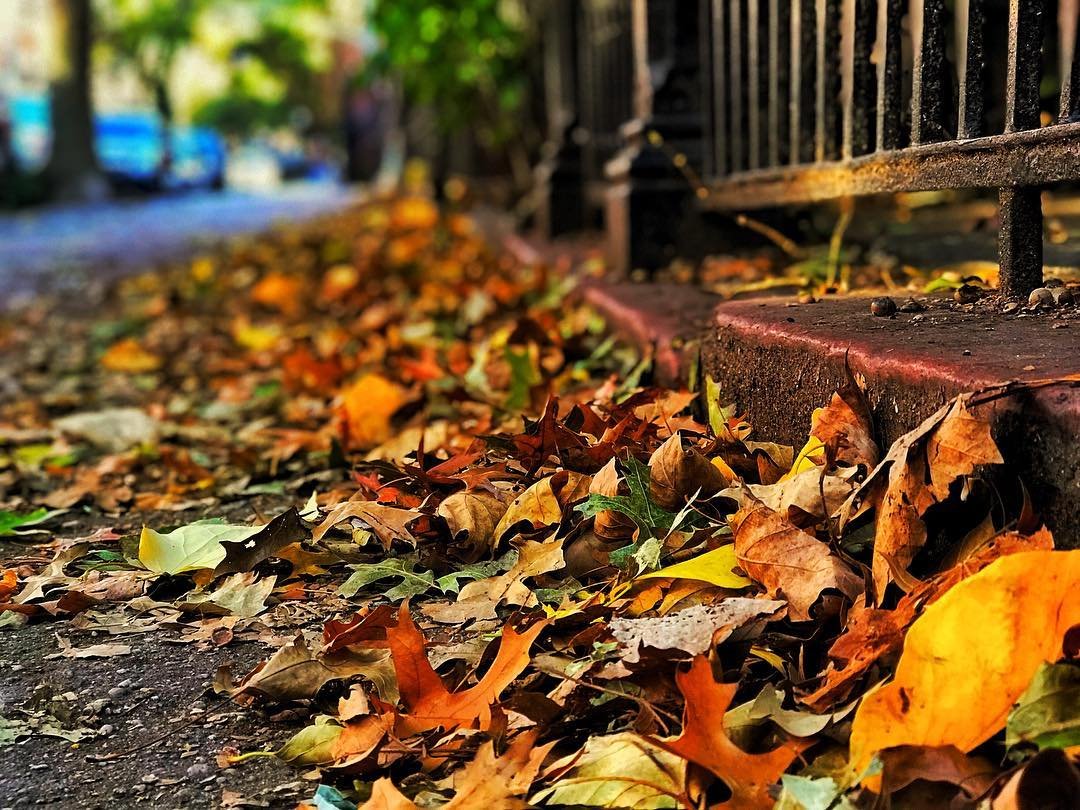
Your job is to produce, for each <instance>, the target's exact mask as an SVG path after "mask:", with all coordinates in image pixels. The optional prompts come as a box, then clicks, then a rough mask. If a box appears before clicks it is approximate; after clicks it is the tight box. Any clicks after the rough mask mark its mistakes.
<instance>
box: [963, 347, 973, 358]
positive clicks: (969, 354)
mask: <svg viewBox="0 0 1080 810" xmlns="http://www.w3.org/2000/svg"><path fill="white" fill-rule="evenodd" d="M964 357H971V349H964Z"/></svg>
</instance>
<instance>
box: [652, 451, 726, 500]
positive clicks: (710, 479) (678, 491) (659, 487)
mask: <svg viewBox="0 0 1080 810" xmlns="http://www.w3.org/2000/svg"><path fill="white" fill-rule="evenodd" d="M649 472H650V476H649V493H650V495H651V496H652V499H653V501H654V502H655V503H657V504H658V505H660V506H662V507H663V508H664V509H668V510H671V511H678V510H679V509H682V508H683V507H684V506H686V503H687V501H689V500H690V499H691V498H693V497H694V496H695V495H697V496H699V497H703V498H708V497H711V496H713V495H715V494H716V493H717V492H719V491H720V490H721V489H723V488H724V487H725V486H726V483H727V482H726V480H725V478H724V476H723V474H722V473H721V472H720V470H718V469H717V468H716V467H715V466H713V465H712V464H710V463H709V460H708V459H707V458H705V456H703V455H702V454H701V453H700V452H698V450H697V449H695V448H693V447H688V448H685V449H684V448H683V446H682V438H681V437H680V435H679V434H678V433H675V434H674V435H672V437H671V438H670V439H668V440H667V441H666V442H664V443H663V444H662V445H660V447H658V448H657V449H656V452H654V453H653V454H652V457H651V458H650V459H649Z"/></svg>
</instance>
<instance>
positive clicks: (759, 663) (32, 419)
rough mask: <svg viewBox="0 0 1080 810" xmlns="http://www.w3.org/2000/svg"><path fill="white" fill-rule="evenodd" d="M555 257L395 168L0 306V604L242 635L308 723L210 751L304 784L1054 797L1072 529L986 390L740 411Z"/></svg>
mask: <svg viewBox="0 0 1080 810" xmlns="http://www.w3.org/2000/svg"><path fill="white" fill-rule="evenodd" d="M579 272H580V271H575V270H573V269H572V268H569V267H544V266H542V265H535V266H523V265H521V264H520V263H519V262H518V261H517V260H515V259H513V258H511V257H509V256H508V255H507V254H505V253H504V252H501V251H498V250H496V249H493V248H492V247H491V246H490V245H488V244H486V243H485V242H484V240H483V239H482V238H481V237H480V236H479V235H478V233H477V232H476V229H475V226H474V224H473V223H472V221H471V220H470V219H468V218H467V217H465V216H462V215H460V214H445V215H444V214H441V213H440V212H439V211H438V210H437V209H436V208H435V207H434V206H433V205H432V204H431V203H430V202H428V201H427V200H425V199H422V198H415V197H414V198H404V199H398V200H395V201H387V202H379V203H372V204H369V205H366V206H364V207H362V208H360V209H358V210H355V211H351V212H349V213H347V214H343V215H341V216H339V217H334V218H330V219H327V220H325V221H323V222H321V223H319V224H318V225H314V226H307V227H304V228H294V229H291V230H284V231H281V232H278V233H277V234H276V235H274V236H273V237H271V238H265V239H260V240H255V241H249V242H244V243H240V244H237V245H234V246H232V247H231V248H230V249H228V250H225V251H222V252H220V253H215V254H212V255H207V256H205V257H202V258H200V259H198V260H196V261H194V262H193V263H191V264H188V265H185V266H184V267H181V268H176V269H174V270H172V271H171V272H168V273H163V274H155V275H148V276H146V277H141V278H136V279H132V280H129V281H127V282H125V283H123V284H122V285H121V286H120V287H119V288H118V289H117V290H115V291H113V293H112V294H111V295H110V297H109V298H108V299H107V300H106V301H105V302H104V303H103V304H102V306H101V308H100V309H99V311H98V313H97V314H96V315H95V317H94V318H88V317H86V316H78V315H76V314H74V311H73V313H72V314H69V315H61V314H58V311H57V310H56V309H55V308H54V309H48V308H46V307H45V306H41V307H38V308H30V309H29V310H26V311H24V312H22V313H20V314H18V315H17V316H15V317H13V318H10V319H9V320H8V321H7V323H6V325H5V326H4V328H3V331H2V332H0V349H2V352H3V360H2V362H3V366H4V370H5V372H6V373H7V383H6V389H5V390H4V391H3V393H2V398H0V441H2V442H3V457H2V458H0V483H2V485H3V487H4V491H5V493H6V494H5V496H4V497H5V499H6V502H5V503H4V504H3V506H4V508H5V510H6V511H3V512H0V534H4V535H9V536H12V537H14V538H15V540H13V541H12V542H13V543H17V544H18V546H17V548H18V549H20V551H19V552H18V553H17V554H12V553H8V554H7V556H8V557H9V561H8V563H7V567H6V568H5V570H4V571H3V575H2V578H0V625H2V626H6V627H9V628H14V632H17V631H18V627H19V626H20V625H22V624H24V623H26V622H31V621H49V620H55V619H60V618H63V619H67V620H69V621H70V622H71V623H72V624H74V625H75V626H76V627H78V628H82V629H89V630H99V631H103V632H106V633H109V634H112V635H117V636H123V635H124V634H125V633H131V632H147V631H151V630H152V631H158V632H168V633H171V634H173V636H174V637H175V638H176V639H177V640H180V641H186V642H191V643H194V644H197V645H200V646H224V645H228V644H230V643H233V642H235V641H241V640H259V641H262V642H264V643H270V644H271V645H272V646H273V647H274V651H273V652H272V654H270V655H269V656H268V657H267V658H266V660H264V661H263V662H262V663H260V664H259V665H258V666H257V667H256V668H255V669H254V670H252V671H250V672H246V673H243V672H233V671H231V670H230V669H228V668H225V669H222V670H221V671H219V672H218V673H216V676H215V679H214V690H215V691H216V692H217V693H218V694H219V695H221V696H223V698H227V699H228V700H229V701H232V702H234V703H239V704H242V705H250V706H252V707H253V708H255V707H260V708H266V709H269V710H271V711H281V710H283V709H289V710H291V712H292V715H291V716H294V717H296V716H299V717H303V718H306V719H307V720H306V723H305V724H304V725H303V726H302V727H300V728H299V729H298V730H297V731H296V733H295V735H294V736H293V737H292V739H290V740H289V741H288V742H287V743H286V744H285V745H284V746H282V747H281V748H280V749H279V750H277V751H274V752H268V751H259V750H245V751H240V750H236V749H232V748H226V749H224V750H222V752H221V754H220V758H219V760H220V764H221V766H222V767H243V763H244V761H245V760H248V759H250V758H252V757H261V756H274V757H277V758H278V759H280V760H282V761H283V762H285V763H289V764H290V765H292V766H295V767H297V768H301V769H305V773H307V774H308V775H309V776H311V777H313V778H318V779H319V780H320V781H321V785H320V786H319V788H318V790H317V792H316V794H315V796H314V797H313V799H312V802H313V804H314V805H315V806H317V807H320V808H325V807H336V808H352V807H356V806H360V807H366V808H411V807H448V808H476V807H486V808H510V807H526V806H574V807H582V806H587V807H611V808H664V807H686V808H698V807H732V808H759V807H761V808H766V807H773V806H774V805H775V806H779V807H783V808H799V807H802V808H807V809H808V810H818V809H820V810H824V808H829V807H871V806H884V804H886V803H887V804H888V805H889V806H893V807H931V806H933V807H938V806H942V807H944V806H949V807H974V806H984V807H990V808H994V810H1004V809H1005V808H1029V807H1031V808H1034V807H1049V806H1072V805H1071V803H1072V802H1073V801H1074V800H1075V799H1076V797H1077V796H1078V795H1080V789H1078V782H1080V771H1078V769H1077V764H1076V753H1077V746H1078V745H1080V667H1078V665H1077V655H1078V653H1080V630H1078V627H1080V596H1078V595H1077V594H1078V593H1080V589H1078V588H1077V584H1078V583H1080V551H1057V550H1054V545H1053V540H1052V538H1051V537H1050V535H1049V533H1048V532H1047V531H1046V530H1045V529H1042V528H1040V526H1039V523H1038V521H1037V519H1036V518H1035V512H1034V510H1033V508H1032V505H1031V504H1030V503H1029V502H1028V501H1027V499H1026V498H1022V499H1020V501H1019V502H1017V503H1015V504H1013V503H1012V501H1011V500H1010V499H1009V498H1007V497H998V494H997V489H996V479H995V477H994V475H993V474H992V472H993V470H994V468H995V467H999V466H1000V465H1001V464H1002V458H1001V456H1000V454H999V452H998V449H997V447H996V446H995V444H994V441H993V438H992V436H991V430H990V424H989V422H988V421H987V420H988V417H987V416H986V414H985V411H986V407H985V405H986V402H987V401H989V400H990V399H992V398H993V397H995V396H999V395H1000V394H1001V393H1002V392H984V393H978V394H972V395H968V396H964V397H960V398H958V399H956V400H954V401H953V402H951V403H950V404H949V405H948V406H946V407H945V408H943V409H942V410H941V411H939V412H938V413H937V414H935V415H934V416H933V417H931V418H930V419H928V420H927V421H926V422H925V423H923V424H922V425H921V426H919V427H918V428H917V429H916V430H914V431H912V432H911V433H909V434H907V435H906V436H904V437H902V438H901V439H900V440H899V441H898V442H896V443H895V444H894V445H893V447H892V448H889V449H887V451H885V452H883V448H879V447H878V445H877V443H876V440H875V431H874V427H873V425H872V424H871V421H870V417H869V409H868V408H867V406H866V403H865V401H864V397H863V393H862V391H861V390H860V387H859V385H858V384H857V383H856V381H854V380H853V381H852V382H851V383H850V384H849V385H848V386H847V387H846V388H845V389H844V390H842V391H839V392H837V393H836V395H835V396H834V397H833V398H832V400H831V401H830V402H828V403H824V404H823V407H822V408H821V409H819V410H818V411H817V412H816V413H815V414H814V418H813V422H812V424H811V425H808V440H807V442H806V444H805V446H803V447H801V448H792V447H787V446H782V445H778V444H775V443H770V442H768V441H765V440H762V439H760V438H759V437H755V436H754V434H753V432H752V427H751V425H750V424H749V423H748V422H747V421H746V420H745V419H744V418H741V417H740V416H739V414H738V412H737V411H736V409H735V408H734V407H731V406H729V405H727V404H726V403H725V402H724V400H723V394H722V392H721V391H719V390H717V389H716V386H715V385H714V384H712V383H711V382H710V381H705V382H706V384H705V386H704V390H702V391H697V392H688V391H668V390H659V389H655V388H649V387H646V385H645V384H647V382H648V376H647V374H648V358H647V357H645V358H640V357H638V356H637V355H636V354H635V353H634V352H633V351H632V350H630V349H628V348H626V347H624V346H620V345H619V344H618V343H617V342H616V341H614V340H613V339H611V338H610V337H608V336H607V335H606V334H605V333H604V328H603V324H602V323H601V322H600V321H599V320H598V319H597V318H596V316H595V315H594V314H593V313H591V312H590V311H589V310H587V309H586V308H584V307H582V306H580V305H578V304H575V303H573V300H574V299H573V296H572V291H573V287H574V285H575V284H577V283H578V281H579V279H578V276H577V275H576V273H579ZM43 335H44V336H45V338H44V339H43ZM748 373H752V370H748ZM777 395H778V396H782V395H783V394H782V393H781V392H778V394H777ZM253 503H254V504H259V505H260V506H259V508H260V510H261V509H262V508H263V507H264V506H265V505H266V504H271V503H273V504H277V506H278V509H277V514H276V516H271V515H267V516H266V517H267V519H265V520H262V521H259V522H256V523H255V524H254V525H252V524H251V522H237V521H235V520H232V521H230V520H227V519H222V518H224V517H227V516H228V515H231V514H235V513H236V507H237V506H238V505H239V506H241V507H243V508H248V506H249V505H250V504H253ZM1010 504H1011V505H1010ZM980 505H982V506H980ZM193 514H199V515H201V519H194V518H193ZM170 515H171V516H172V517H170ZM176 516H183V517H184V518H185V520H183V521H182V522H181V521H178V520H176V519H175V517H176ZM72 518H74V520H72ZM188 518H190V519H188ZM64 521H67V522H66V523H64ZM57 524H60V525H61V527H62V530H61V531H56V530H54V529H52V528H49V527H52V526H55V525H57ZM137 524H144V525H141V526H139V528H138V529H136V528H135V526H136V525H137ZM65 526H66V527H67V528H66V529H64V527H65ZM9 539H10V537H9ZM35 539H37V540H39V541H42V542H38V543H37V544H36V545H27V543H28V541H30V542H33V541H34V540H35ZM12 547H15V546H13V545H12V544H11V543H9V544H7V545H6V548H8V550H9V552H10V549H11V548H12ZM102 646H107V645H102ZM73 654H77V651H76V653H73ZM1054 801H1058V802H1059V804H1053V802H1054ZM1061 801H1064V803H1063V804H1062V803H1060V802H1061Z"/></svg>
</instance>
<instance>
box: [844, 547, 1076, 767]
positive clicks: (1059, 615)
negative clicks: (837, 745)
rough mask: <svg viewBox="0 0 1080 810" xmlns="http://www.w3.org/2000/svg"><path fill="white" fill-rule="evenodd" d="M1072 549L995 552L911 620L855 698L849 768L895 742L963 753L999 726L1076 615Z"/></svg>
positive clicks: (1052, 656)
mask: <svg viewBox="0 0 1080 810" xmlns="http://www.w3.org/2000/svg"><path fill="white" fill-rule="evenodd" d="M1077 582H1080V550H1076V551H1027V552H1020V553H1017V554H1010V555H1008V556H1006V557H1002V558H1000V559H998V560H997V561H995V562H994V563H992V564H990V565H989V566H987V567H986V568H984V569H983V570H982V571H980V572H979V573H977V574H975V575H974V576H971V577H969V578H967V579H965V580H963V581H962V582H960V583H959V584H957V585H955V586H953V587H952V588H951V589H950V590H949V591H947V592H946V593H945V595H944V596H942V597H941V598H940V599H938V601H937V602H935V603H934V604H932V605H930V606H929V607H928V608H927V609H926V611H925V612H924V613H923V614H922V616H920V617H919V618H918V619H916V620H915V623H914V624H912V626H911V629H910V630H909V631H908V633H907V637H906V638H905V640H904V650H903V653H902V654H901V656H900V662H899V664H898V665H897V668H896V675H895V677H894V678H893V680H892V681H891V682H890V683H889V684H888V685H886V686H883V687H881V688H879V689H877V690H875V691H873V692H871V693H870V694H868V695H867V696H866V697H865V698H863V702H862V704H861V705H860V706H859V709H858V711H857V712H856V714H855V720H854V723H853V726H852V731H851V767H852V769H853V770H854V771H855V772H856V773H862V771H863V770H864V769H865V768H866V766H867V765H868V764H869V763H870V760H871V759H872V758H873V756H874V754H875V753H877V752H878V751H881V750H883V749H885V748H891V747H893V746H897V745H930V746H940V745H952V746H955V747H956V748H958V749H960V750H961V751H964V752H967V751H970V750H971V749H973V748H975V747H976V746H977V745H980V744H981V743H982V742H984V741H985V740H986V739H987V738H988V737H990V736H991V735H992V734H994V733H995V732H996V731H998V730H999V729H1000V728H1002V726H1004V725H1005V720H1006V718H1007V717H1008V714H1009V711H1010V709H1011V708H1012V706H1013V704H1014V703H1015V702H1016V701H1017V699H1018V698H1019V697H1020V696H1021V695H1022V694H1023V693H1024V690H1025V689H1027V687H1028V684H1030V683H1031V679H1032V676H1033V675H1034V674H1035V672H1036V671H1037V670H1038V669H1039V667H1040V666H1041V665H1042V664H1044V663H1047V662H1053V661H1056V660H1057V659H1058V658H1059V657H1060V656H1061V652H1062V642H1063V639H1064V636H1065V633H1066V632H1067V631H1068V630H1069V629H1070V628H1071V627H1073V626H1074V625H1076V624H1078V623H1080V598H1077Z"/></svg>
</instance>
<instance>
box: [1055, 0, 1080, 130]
mask: <svg viewBox="0 0 1080 810" xmlns="http://www.w3.org/2000/svg"><path fill="white" fill-rule="evenodd" d="M1078 9H1080V3H1078V1H1077V0H1058V56H1059V63H1058V64H1059V68H1058V69H1059V70H1060V71H1061V105H1060V110H1059V112H1058V123H1059V124H1063V123H1066V122H1069V121H1076V120H1078V119H1080V63H1078V62H1077V59H1076V33H1077V25H1078V24H1080V14H1077V11H1078Z"/></svg>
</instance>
